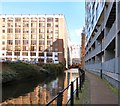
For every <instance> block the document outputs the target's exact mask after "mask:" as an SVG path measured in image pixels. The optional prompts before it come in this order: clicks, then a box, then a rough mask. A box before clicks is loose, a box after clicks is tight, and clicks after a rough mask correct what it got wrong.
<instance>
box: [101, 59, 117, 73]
mask: <svg viewBox="0 0 120 106" xmlns="http://www.w3.org/2000/svg"><path fill="white" fill-rule="evenodd" d="M115 61H116V59H115V58H114V59H111V60H108V61H106V62H104V63H103V64H102V69H103V70H104V71H109V72H115Z"/></svg>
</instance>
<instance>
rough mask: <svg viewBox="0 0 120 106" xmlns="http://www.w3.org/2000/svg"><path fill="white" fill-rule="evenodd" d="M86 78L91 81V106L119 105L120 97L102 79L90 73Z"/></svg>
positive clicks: (87, 73)
mask: <svg viewBox="0 0 120 106" xmlns="http://www.w3.org/2000/svg"><path fill="white" fill-rule="evenodd" d="M86 76H87V78H88V80H89V81H90V97H91V98H90V99H91V104H118V95H117V94H116V95H115V94H114V93H113V91H111V89H110V88H108V86H107V85H106V84H105V82H104V81H103V80H102V79H100V78H99V77H97V76H96V75H94V74H91V73H89V72H86Z"/></svg>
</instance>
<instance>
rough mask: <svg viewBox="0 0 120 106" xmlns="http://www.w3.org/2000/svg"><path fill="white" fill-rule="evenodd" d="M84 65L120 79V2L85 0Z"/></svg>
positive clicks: (111, 78)
mask: <svg viewBox="0 0 120 106" xmlns="http://www.w3.org/2000/svg"><path fill="white" fill-rule="evenodd" d="M85 5H86V39H87V40H86V53H85V68H86V69H87V70H89V71H92V72H94V73H97V74H99V75H100V76H101V78H102V77H104V78H106V79H107V80H108V81H109V82H111V83H112V84H113V85H115V86H117V87H118V83H120V79H119V77H120V2H118V1H117V0H112V1H111V2H109V1H106V0H104V2H97V1H96V2H86V4H85Z"/></svg>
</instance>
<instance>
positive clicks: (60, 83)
mask: <svg viewBox="0 0 120 106" xmlns="http://www.w3.org/2000/svg"><path fill="white" fill-rule="evenodd" d="M77 76H78V74H77V71H76V70H66V71H65V73H64V75H60V76H58V77H57V78H55V77H54V78H51V77H50V78H48V79H47V80H45V81H43V80H42V79H43V78H36V79H31V80H29V81H24V82H20V83H12V84H10V85H6V86H3V102H2V103H0V104H46V103H47V102H48V101H50V100H51V99H52V98H53V97H54V96H55V95H57V93H58V92H59V91H61V90H62V89H64V88H66V87H67V86H68V85H69V84H70V82H71V81H73V80H74V79H75V78H76V77H77ZM69 92H70V89H68V90H66V91H65V92H64V94H63V104H66V102H67V100H68V98H69V96H70V93H69ZM52 104H56V101H54V102H53V103H52Z"/></svg>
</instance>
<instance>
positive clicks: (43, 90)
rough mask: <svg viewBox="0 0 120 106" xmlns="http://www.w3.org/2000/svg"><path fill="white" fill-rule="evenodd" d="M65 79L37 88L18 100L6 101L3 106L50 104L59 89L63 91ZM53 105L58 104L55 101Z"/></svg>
mask: <svg viewBox="0 0 120 106" xmlns="http://www.w3.org/2000/svg"><path fill="white" fill-rule="evenodd" d="M63 84H64V78H63V77H60V78H59V79H56V80H55V81H52V82H51V83H50V84H44V85H43V86H37V87H36V88H34V91H33V92H30V93H27V94H25V95H23V96H19V97H18V98H13V99H11V100H6V101H5V102H3V103H0V105H1V104H46V103H48V102H49V101H50V100H51V99H52V98H53V97H54V96H55V95H56V94H57V93H58V90H59V89H58V88H60V90H62V89H63V86H64V85H63ZM52 104H56V101H54V102H53V103H52Z"/></svg>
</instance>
